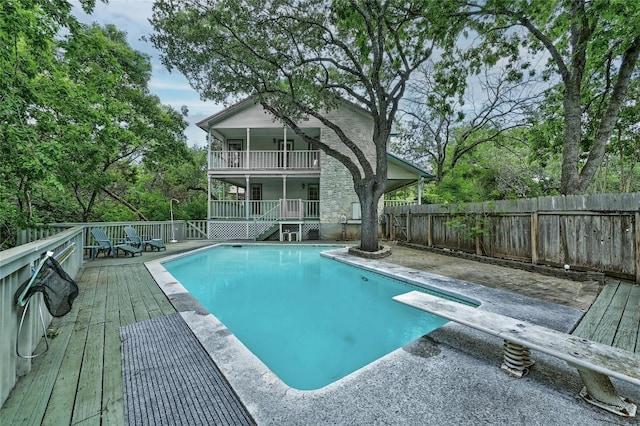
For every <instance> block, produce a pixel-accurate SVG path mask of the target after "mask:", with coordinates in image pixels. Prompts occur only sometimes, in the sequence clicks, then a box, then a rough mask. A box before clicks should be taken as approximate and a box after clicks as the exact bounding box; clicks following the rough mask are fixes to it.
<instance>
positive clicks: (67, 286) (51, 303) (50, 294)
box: [16, 257, 78, 317]
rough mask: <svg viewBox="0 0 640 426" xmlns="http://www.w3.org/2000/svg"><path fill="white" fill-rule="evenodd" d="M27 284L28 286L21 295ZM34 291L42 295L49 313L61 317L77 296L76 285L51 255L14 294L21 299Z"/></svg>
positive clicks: (25, 298)
mask: <svg viewBox="0 0 640 426" xmlns="http://www.w3.org/2000/svg"><path fill="white" fill-rule="evenodd" d="M29 284H31V285H30V286H29ZM27 286H29V288H28V289H27V290H26V292H25V293H24V295H23V294H22V293H23V291H24V290H25V288H26V287H27ZM36 292H41V293H42V295H43V296H44V303H45V305H46V306H47V309H48V310H49V313H50V314H51V315H53V316H54V317H61V316H63V315H65V314H67V313H68V312H69V311H70V310H71V305H72V304H73V300H74V299H75V298H76V297H77V296H78V285H77V284H76V282H75V281H74V280H73V278H71V277H70V276H69V274H67V273H66V271H65V270H64V269H62V266H60V264H59V263H58V262H57V261H56V260H55V259H54V258H53V257H47V258H46V259H45V260H44V263H43V265H42V266H41V268H40V270H39V271H37V272H36V275H35V276H34V277H32V279H30V280H29V281H27V282H25V283H24V284H23V285H22V286H20V288H19V289H18V291H17V293H16V294H17V295H20V296H19V297H20V298H21V299H22V300H28V299H29V298H30V297H31V296H32V295H33V294H34V293H36ZM16 303H19V300H16Z"/></svg>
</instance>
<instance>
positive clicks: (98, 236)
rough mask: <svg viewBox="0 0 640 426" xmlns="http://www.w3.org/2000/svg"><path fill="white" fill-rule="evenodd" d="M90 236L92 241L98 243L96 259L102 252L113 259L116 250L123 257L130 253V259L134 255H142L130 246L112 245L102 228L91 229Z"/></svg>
mask: <svg viewBox="0 0 640 426" xmlns="http://www.w3.org/2000/svg"><path fill="white" fill-rule="evenodd" d="M91 235H93V239H94V240H96V243H98V249H97V250H95V257H97V256H98V254H100V252H104V253H105V256H108V255H109V254H111V255H112V256H113V257H118V250H122V251H123V252H124V253H125V256H126V255H127V253H131V256H132V257H133V256H135V254H136V253H140V254H142V249H141V248H138V247H134V246H132V245H130V244H127V243H120V244H113V243H112V242H111V239H110V238H109V237H108V236H107V233H106V232H104V229H102V228H91Z"/></svg>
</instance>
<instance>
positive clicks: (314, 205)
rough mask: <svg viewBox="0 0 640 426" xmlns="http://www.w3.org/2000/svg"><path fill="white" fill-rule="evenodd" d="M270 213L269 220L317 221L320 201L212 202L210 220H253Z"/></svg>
mask: <svg viewBox="0 0 640 426" xmlns="http://www.w3.org/2000/svg"><path fill="white" fill-rule="evenodd" d="M267 212H271V213H270V214H271V215H272V216H270V217H269V218H268V219H269V220H274V221H277V220H281V219H298V220H305V219H311V220H317V219H318V218H319V217H320V201H315V200H302V199H280V200H262V201H255V200H229V201H221V200H213V201H211V219H227V220H253V219H256V218H262V217H263V215H264V214H265V213H267Z"/></svg>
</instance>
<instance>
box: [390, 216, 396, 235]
mask: <svg viewBox="0 0 640 426" xmlns="http://www.w3.org/2000/svg"><path fill="white" fill-rule="evenodd" d="M389 239H390V240H391V241H395V239H396V226H395V217H394V216H393V213H389Z"/></svg>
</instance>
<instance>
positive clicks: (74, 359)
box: [0, 242, 640, 426]
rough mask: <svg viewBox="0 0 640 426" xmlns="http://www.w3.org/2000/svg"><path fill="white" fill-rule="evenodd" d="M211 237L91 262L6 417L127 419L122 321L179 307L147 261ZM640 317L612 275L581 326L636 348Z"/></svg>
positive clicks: (27, 420) (8, 421)
mask: <svg viewBox="0 0 640 426" xmlns="http://www.w3.org/2000/svg"><path fill="white" fill-rule="evenodd" d="M205 244H209V243H208V242H199V243H184V244H176V245H171V246H170V247H168V250H167V252H166V253H165V252H160V253H151V252H147V253H144V254H143V255H142V256H136V257H134V258H131V257H127V258H122V257H121V258H117V259H112V258H103V257H100V258H98V259H96V260H94V261H88V262H87V263H85V265H84V267H83V268H82V269H81V271H80V273H79V275H78V277H76V281H77V282H78V284H79V287H80V294H79V296H78V298H77V299H76V301H75V303H74V305H73V309H72V311H71V312H70V313H69V314H67V315H66V316H64V317H62V318H57V319H54V321H53V323H52V325H51V327H50V331H51V332H50V334H51V335H52V337H53V338H52V339H51V341H50V344H51V346H50V349H49V351H48V352H47V353H46V354H44V355H42V356H41V357H39V358H36V359H35V360H34V362H33V368H32V371H31V373H29V374H28V375H26V376H25V377H22V378H21V379H20V380H19V381H18V383H17V385H16V387H15V388H14V390H13V392H12V393H11V395H10V396H9V399H7V401H6V403H5V404H4V406H3V407H2V409H1V410H0V425H40V424H44V425H56V426H57V425H63V424H64V425H67V424H73V425H118V426H119V425H122V424H124V406H123V385H122V365H121V354H120V336H119V327H120V326H122V325H128V324H132V323H134V322H138V321H143V320H146V319H150V318H154V317H158V316H161V315H166V314H168V313H172V312H175V310H174V308H173V307H172V305H171V304H170V303H169V301H168V300H167V299H166V297H165V296H164V294H163V293H162V291H161V290H160V289H159V287H158V286H157V285H156V283H155V281H154V280H153V278H152V277H151V275H150V274H149V273H148V271H147V270H146V268H145V266H144V264H143V262H145V261H148V260H152V259H153V258H158V257H163V256H165V255H167V254H171V253H172V252H177V251H181V250H187V249H190V248H195V247H197V246H202V245H205ZM639 324H640V287H639V286H637V285H631V284H626V283H622V282H619V281H609V282H608V283H607V285H606V287H605V288H604V290H603V291H602V293H601V295H600V296H599V297H598V299H597V300H596V302H595V303H594V304H593V306H592V308H591V309H590V310H589V311H588V312H587V314H586V315H585V316H584V318H583V320H582V322H581V323H580V324H579V326H578V327H577V328H576V330H575V334H579V335H581V336H585V337H590V338H592V339H594V340H597V341H599V342H601V343H606V344H613V345H614V346H618V347H622V348H625V349H627V350H633V351H635V352H638V351H639V350H640V341H639V336H638V327H639ZM631 348H632V349H631ZM40 349H41V348H40V347H39V348H38V349H37V350H40Z"/></svg>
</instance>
